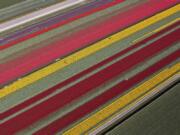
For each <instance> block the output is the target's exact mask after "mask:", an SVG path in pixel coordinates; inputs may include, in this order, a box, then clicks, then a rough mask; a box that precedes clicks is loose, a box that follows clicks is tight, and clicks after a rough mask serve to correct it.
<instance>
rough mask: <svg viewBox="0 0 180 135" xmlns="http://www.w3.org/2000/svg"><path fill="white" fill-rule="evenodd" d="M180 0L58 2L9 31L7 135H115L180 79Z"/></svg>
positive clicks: (2, 69)
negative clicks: (118, 127) (114, 130)
mask: <svg viewBox="0 0 180 135" xmlns="http://www.w3.org/2000/svg"><path fill="white" fill-rule="evenodd" d="M56 1H58V0H56ZM72 1H73V0H72ZM61 2H62V3H61ZM76 2H77V1H76ZM178 2H179V1H178V0H134V1H132V0H82V1H81V2H79V3H77V4H75V5H73V6H68V5H64V4H69V3H68V0H67V1H66V0H65V1H58V2H57V3H58V4H59V3H61V4H59V5H63V6H65V7H66V8H65V9H63V8H62V9H61V7H59V8H60V9H61V10H59V11H57V12H55V13H53V14H48V15H46V16H43V17H40V18H38V19H36V20H33V21H29V22H26V23H25V24H21V25H20V26H19V24H17V26H16V27H13V28H11V29H8V30H6V31H2V32H1V33H0V123H1V124H0V135H14V134H23V135H26V134H27V135H29V134H35V135H52V134H64V135H82V134H90V135H95V134H106V133H107V134H108V133H109V132H110V131H111V129H112V128H114V127H115V126H116V125H117V123H118V125H119V124H121V122H123V121H124V120H125V119H128V118H129V117H133V115H132V114H133V113H134V112H137V111H138V109H139V108H142V106H143V105H145V104H147V103H149V102H150V101H152V99H155V97H157V96H159V95H160V94H161V93H163V92H165V90H167V88H169V87H170V86H172V85H175V84H176V83H177V82H178V81H179V79H180V72H179V71H180V61H179V58H180V43H179V39H180V22H179V13H178V11H179V9H180V5H179V4H178ZM57 3H56V4H57ZM71 4H72V3H71ZM16 6H17V7H18V3H17V4H16ZM36 6H37V5H36ZM51 6H57V5H50V6H49V8H48V6H47V7H46V8H45V9H41V10H47V13H48V12H51V10H52V9H50V7H51ZM30 8H32V9H33V8H34V7H30ZM1 10H2V9H0V11H1ZM2 11H3V12H5V9H4V10H2ZM36 12H37V13H39V16H41V15H40V11H34V12H33V13H32V14H36ZM24 14H25V13H24ZM29 14H31V13H26V14H25V15H24V18H25V16H28V15H29ZM21 17H23V16H17V17H16V18H12V20H6V21H5V22H2V24H3V25H2V26H4V24H6V23H7V24H8V21H13V19H17V20H18V18H19V20H20V18H21ZM34 17H35V18H36V17H37V16H34ZM17 23H18V22H17ZM14 25H16V24H14ZM0 26H1V24H0ZM10 27H11V26H10ZM127 132H128V131H127ZM117 135H118V133H117Z"/></svg>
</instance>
